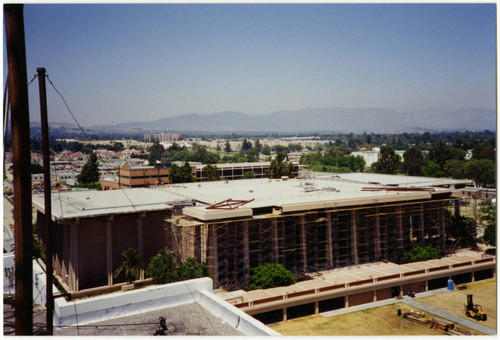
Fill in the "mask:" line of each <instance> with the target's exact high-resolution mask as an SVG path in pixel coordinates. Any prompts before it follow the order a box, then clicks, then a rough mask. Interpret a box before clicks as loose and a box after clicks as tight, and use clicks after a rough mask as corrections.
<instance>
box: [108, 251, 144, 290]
mask: <svg viewBox="0 0 500 340" xmlns="http://www.w3.org/2000/svg"><path fill="white" fill-rule="evenodd" d="M122 256H123V258H124V260H123V263H122V264H121V266H120V267H118V268H116V270H115V275H114V277H115V279H116V278H117V277H118V275H120V273H121V272H122V271H124V272H125V278H126V280H127V282H128V283H134V281H135V279H136V278H137V277H139V270H141V269H144V264H143V262H142V261H141V259H140V258H139V253H138V252H137V249H135V248H128V249H125V250H124V251H122Z"/></svg>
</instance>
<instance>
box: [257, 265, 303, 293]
mask: <svg viewBox="0 0 500 340" xmlns="http://www.w3.org/2000/svg"><path fill="white" fill-rule="evenodd" d="M295 282H297V278H296V277H295V275H293V273H292V272H291V271H289V270H288V269H286V268H285V267H284V266H283V265H281V264H277V263H273V264H271V263H264V264H262V265H260V266H258V267H256V268H251V269H250V287H249V290H254V289H267V288H273V287H280V286H289V285H291V284H294V283H295Z"/></svg>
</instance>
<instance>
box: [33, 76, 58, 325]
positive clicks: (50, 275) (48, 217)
mask: <svg viewBox="0 0 500 340" xmlns="http://www.w3.org/2000/svg"><path fill="white" fill-rule="evenodd" d="M36 71H37V73H38V89H39V93H40V121H41V128H42V153H43V195H44V208H45V209H44V210H45V211H44V217H45V218H44V225H45V235H46V236H45V240H46V242H47V243H46V244H45V254H46V256H45V261H46V265H47V270H46V275H47V284H46V295H47V303H46V309H47V312H46V326H47V333H48V334H49V335H52V334H53V331H54V321H53V319H54V297H53V295H52V282H54V269H53V265H52V263H53V258H52V252H53V251H52V249H53V246H52V243H53V241H54V240H53V235H52V234H53V233H52V206H51V196H50V151H49V122H48V117H47V92H46V88H45V69H44V68H43V67H39V68H37V69H36Z"/></svg>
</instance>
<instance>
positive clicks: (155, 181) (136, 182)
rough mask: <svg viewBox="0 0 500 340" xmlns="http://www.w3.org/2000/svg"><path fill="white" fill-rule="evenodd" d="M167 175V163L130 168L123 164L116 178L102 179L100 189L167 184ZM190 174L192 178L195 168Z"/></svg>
mask: <svg viewBox="0 0 500 340" xmlns="http://www.w3.org/2000/svg"><path fill="white" fill-rule="evenodd" d="M182 164H184V163H182ZM169 173H170V164H168V163H167V164H164V165H162V166H144V165H143V166H131V165H130V164H128V163H125V162H123V163H122V164H121V165H120V167H119V168H118V174H117V178H116V179H112V178H109V176H106V177H105V178H102V179H101V187H102V188H103V189H119V188H138V187H147V186H150V185H160V184H168V183H170V181H169V179H168V175H169ZM192 174H193V177H194V175H195V174H196V168H195V167H192Z"/></svg>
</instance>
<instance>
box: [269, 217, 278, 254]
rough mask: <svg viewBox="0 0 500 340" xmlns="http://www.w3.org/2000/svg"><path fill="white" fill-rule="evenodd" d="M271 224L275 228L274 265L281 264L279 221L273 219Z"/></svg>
mask: <svg viewBox="0 0 500 340" xmlns="http://www.w3.org/2000/svg"><path fill="white" fill-rule="evenodd" d="M271 223H272V226H273V260H274V263H279V244H278V219H277V218H273V219H272V221H271Z"/></svg>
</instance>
